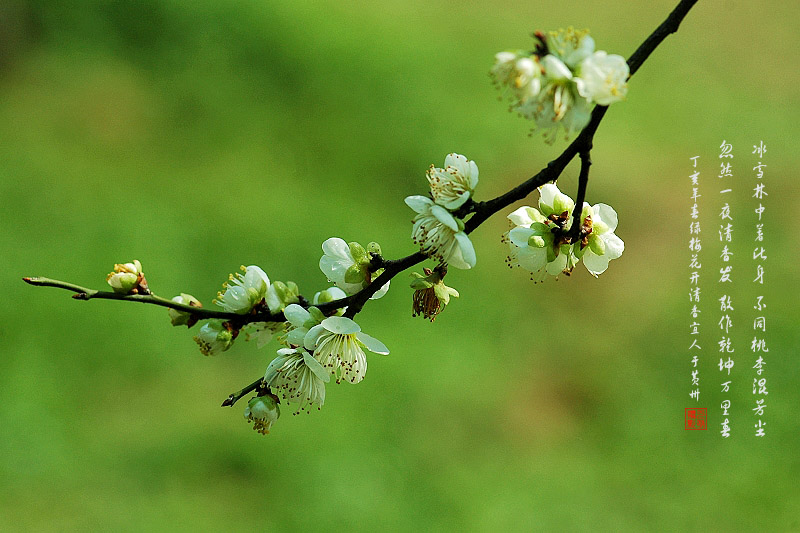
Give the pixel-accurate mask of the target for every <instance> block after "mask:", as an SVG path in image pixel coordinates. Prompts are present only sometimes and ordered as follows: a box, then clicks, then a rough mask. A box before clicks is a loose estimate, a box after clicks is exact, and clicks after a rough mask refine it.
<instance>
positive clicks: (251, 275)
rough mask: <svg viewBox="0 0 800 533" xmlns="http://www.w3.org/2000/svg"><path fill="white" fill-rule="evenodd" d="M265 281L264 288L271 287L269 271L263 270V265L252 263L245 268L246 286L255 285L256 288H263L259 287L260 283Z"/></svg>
mask: <svg viewBox="0 0 800 533" xmlns="http://www.w3.org/2000/svg"><path fill="white" fill-rule="evenodd" d="M259 282H263V283H264V287H263V289H264V290H267V289H268V288H269V276H267V273H266V272H264V271H263V270H261V267H258V266H256V265H250V266H249V267H247V268H245V273H244V284H245V286H246V287H253V288H255V289H261V288H262V287H259V285H260V283H259Z"/></svg>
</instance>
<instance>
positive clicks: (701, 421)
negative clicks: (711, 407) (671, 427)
mask: <svg viewBox="0 0 800 533" xmlns="http://www.w3.org/2000/svg"><path fill="white" fill-rule="evenodd" d="M706 411H707V409H706V408H705V407H687V408H686V425H685V427H684V429H708V426H707V425H706Z"/></svg>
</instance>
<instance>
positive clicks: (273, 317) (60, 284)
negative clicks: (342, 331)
mask: <svg viewBox="0 0 800 533" xmlns="http://www.w3.org/2000/svg"><path fill="white" fill-rule="evenodd" d="M22 281H24V282H25V283H27V284H29V285H34V286H36V287H56V288H58V289H65V290H68V291H72V292H74V293H75V294H73V295H72V298H73V299H75V300H94V299H99V300H121V301H126V302H139V303H143V304H152V305H158V306H161V307H166V308H169V309H175V310H176V311H181V312H184V313H189V314H191V315H195V316H197V317H198V318H201V319H203V318H221V319H225V320H230V321H235V322H239V323H243V324H245V323H248V322H283V321H284V320H286V319H285V318H284V316H283V313H258V314H253V315H249V316H242V315H239V314H236V313H229V312H227V311H216V310H214V309H206V308H203V307H194V306H190V305H185V304H181V303H178V302H176V301H174V300H169V299H167V298H162V297H161V296H156V295H155V294H152V293H150V294H120V293H118V292H112V291H98V290H95V289H88V288H86V287H81V286H80V285H75V284H73V283H67V282H66V281H60V280H57V279H50V278H44V277H26V278H22Z"/></svg>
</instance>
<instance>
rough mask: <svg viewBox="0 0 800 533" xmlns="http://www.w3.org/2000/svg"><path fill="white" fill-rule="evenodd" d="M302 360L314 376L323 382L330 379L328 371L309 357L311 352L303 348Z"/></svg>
mask: <svg viewBox="0 0 800 533" xmlns="http://www.w3.org/2000/svg"><path fill="white" fill-rule="evenodd" d="M303 362H304V363H305V364H306V366H307V367H308V368H309V370H311V371H312V372H313V373H314V375H315V376H317V377H318V378H319V379H321V380H322V381H324V382H325V383H328V382H329V381H330V380H331V374H330V372H328V371H327V370H325V369H324V368H322V365H321V364H319V361H317V360H316V359H314V358H313V357H311V354H309V353H308V352H307V351H305V350H303Z"/></svg>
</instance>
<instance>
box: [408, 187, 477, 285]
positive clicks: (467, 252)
mask: <svg viewBox="0 0 800 533" xmlns="http://www.w3.org/2000/svg"><path fill="white" fill-rule="evenodd" d="M406 205H408V207H410V208H411V209H413V210H414V211H416V212H417V216H415V217H414V220H413V222H414V226H413V228H412V230H411V238H412V239H413V240H414V243H415V244H418V245H419V248H420V251H421V252H422V253H424V254H426V255H429V256H431V257H434V258H436V259H439V260H440V261H443V262H446V263H447V264H449V265H451V266H453V267H455V268H462V269H468V268H472V267H474V266H475V261H476V257H475V248H474V247H473V246H472V242H471V241H470V240H469V237H467V234H466V233H464V222H463V221H461V220H460V219H457V218H455V217H454V216H453V215H452V214H451V213H450V212H449V211H448V210H447V209H445V208H444V207H442V206H440V205H438V204H436V203H434V201H433V200H431V199H430V198H427V197H425V196H409V197H407V198H406Z"/></svg>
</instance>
